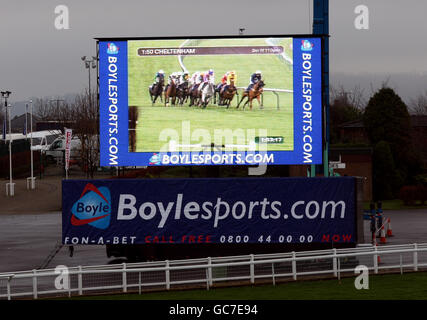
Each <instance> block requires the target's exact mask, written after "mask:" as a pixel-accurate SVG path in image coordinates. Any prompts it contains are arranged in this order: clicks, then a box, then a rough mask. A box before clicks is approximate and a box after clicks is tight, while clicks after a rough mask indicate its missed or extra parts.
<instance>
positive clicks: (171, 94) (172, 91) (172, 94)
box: [165, 79, 177, 107]
mask: <svg viewBox="0 0 427 320" xmlns="http://www.w3.org/2000/svg"><path fill="white" fill-rule="evenodd" d="M176 92H177V90H176V84H175V80H173V79H172V80H171V82H170V83H169V85H168V86H166V89H165V107H168V106H169V98H171V100H172V104H173V105H175V102H176Z"/></svg>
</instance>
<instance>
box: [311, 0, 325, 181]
mask: <svg viewBox="0 0 427 320" xmlns="http://www.w3.org/2000/svg"><path fill="white" fill-rule="evenodd" d="M313 34H314V35H329V0H313ZM322 50H323V52H322V59H323V61H322V63H323V70H322V77H323V79H322V80H323V87H322V91H323V92H322V100H323V103H322V104H323V109H324V110H323V116H324V123H325V127H324V132H323V141H324V142H323V148H324V149H323V175H324V176H325V177H328V176H329V37H328V36H325V37H324V39H323V49H322ZM310 176H311V177H315V176H316V165H311V170H310Z"/></svg>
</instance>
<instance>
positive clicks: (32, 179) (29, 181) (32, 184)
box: [25, 100, 41, 190]
mask: <svg viewBox="0 0 427 320" xmlns="http://www.w3.org/2000/svg"><path fill="white" fill-rule="evenodd" d="M29 102H30V106H31V107H30V132H31V136H30V152H31V177H29V178H27V189H31V190H34V189H35V188H36V178H35V177H34V165H33V100H30V101H29ZM25 106H26V107H27V110H28V103H27V104H26V105H25ZM40 161H41V160H40Z"/></svg>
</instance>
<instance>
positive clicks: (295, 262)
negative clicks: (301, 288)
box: [292, 251, 297, 280]
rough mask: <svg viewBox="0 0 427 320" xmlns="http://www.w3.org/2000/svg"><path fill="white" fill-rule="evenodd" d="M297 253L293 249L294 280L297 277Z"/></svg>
mask: <svg viewBox="0 0 427 320" xmlns="http://www.w3.org/2000/svg"><path fill="white" fill-rule="evenodd" d="M295 258H296V254H295V251H292V276H293V278H294V280H296V279H297V261H296V260H295Z"/></svg>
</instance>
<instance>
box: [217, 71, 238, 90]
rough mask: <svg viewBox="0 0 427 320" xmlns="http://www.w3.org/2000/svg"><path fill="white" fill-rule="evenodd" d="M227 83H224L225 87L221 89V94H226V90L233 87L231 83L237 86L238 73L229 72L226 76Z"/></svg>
mask: <svg viewBox="0 0 427 320" xmlns="http://www.w3.org/2000/svg"><path fill="white" fill-rule="evenodd" d="M224 77H225V81H224V82H223V86H222V89H221V92H224V91H225V90H227V89H228V87H229V86H230V85H231V83H232V82H233V83H234V84H236V81H237V76H236V71H234V70H233V71H228V72H227V73H226V74H225V75H224ZM224 77H222V79H221V82H222V80H223V79H224Z"/></svg>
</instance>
